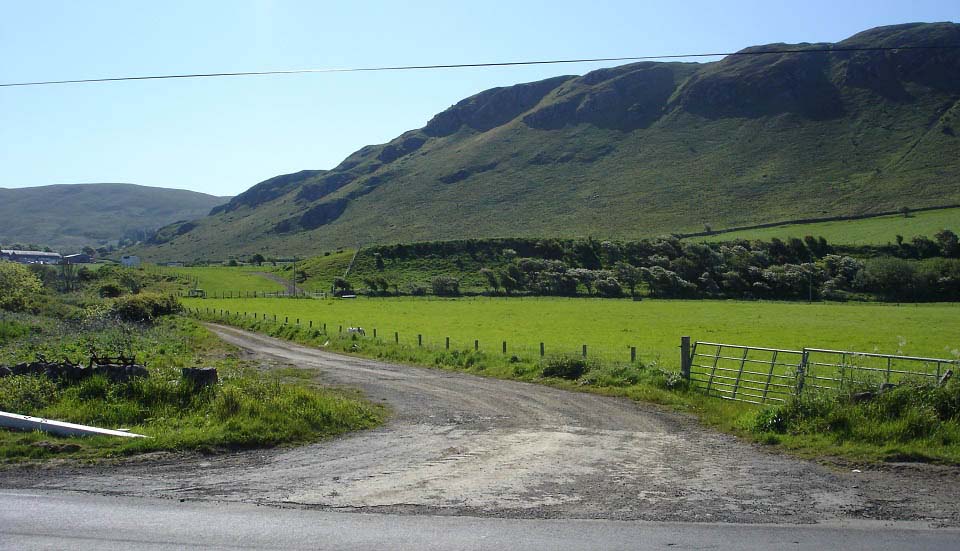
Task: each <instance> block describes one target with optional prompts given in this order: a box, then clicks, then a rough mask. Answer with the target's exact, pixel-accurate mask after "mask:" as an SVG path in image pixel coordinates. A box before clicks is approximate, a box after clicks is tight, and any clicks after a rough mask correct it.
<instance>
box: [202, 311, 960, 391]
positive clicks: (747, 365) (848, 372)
mask: <svg viewBox="0 0 960 551" xmlns="http://www.w3.org/2000/svg"><path fill="white" fill-rule="evenodd" d="M187 311H188V312H191V313H193V314H195V315H197V316H198V317H200V316H211V317H214V318H218V317H219V319H224V318H227V319H229V318H233V317H240V318H242V319H248V320H256V321H260V322H271V323H274V324H277V325H281V326H283V325H292V326H296V327H300V328H304V329H312V330H313V331H315V332H316V334H317V335H321V334H327V335H330V334H336V335H348V334H361V335H363V336H364V337H367V338H372V339H375V340H376V341H377V342H380V343H393V344H396V345H400V346H403V347H410V348H422V349H425V350H429V351H432V352H439V351H470V350H473V351H483V352H486V353H494V352H497V353H499V354H501V355H504V356H508V357H513V356H516V357H517V359H518V360H535V359H538V358H544V357H547V356H555V355H566V356H580V357H584V358H588V359H594V360H600V361H605V362H612V363H615V364H633V363H637V362H638V361H642V360H641V359H640V356H638V354H637V348H636V347H635V346H624V347H623V349H622V351H619V352H617V351H614V350H611V349H609V348H606V349H603V348H601V349H597V348H594V347H591V346H588V343H583V344H580V345H571V344H566V345H560V346H556V347H554V346H550V345H548V344H547V343H545V342H543V341H540V342H539V343H537V344H529V343H522V344H519V345H518V344H514V343H512V342H510V341H507V340H503V339H498V340H490V341H485V340H480V339H476V338H474V339H469V338H460V339H452V338H451V337H449V336H444V337H436V336H430V335H424V334H423V333H418V332H415V331H411V332H409V333H406V332H404V333H401V332H400V331H397V330H394V331H385V330H383V328H376V327H372V328H370V329H371V331H370V333H369V334H368V333H367V331H366V330H359V328H355V327H344V326H343V325H340V324H337V325H336V326H331V327H330V328H329V329H330V330H329V332H328V326H327V323H326V322H322V321H318V320H307V319H300V318H293V319H291V318H290V317H289V316H282V317H278V315H277V314H265V313H256V312H230V311H229V310H224V309H217V308H209V307H205V308H200V307H196V308H187ZM334 331H336V333H334ZM360 331H363V332H362V333H360ZM690 344H691V343H690V338H689V337H682V338H681V345H680V350H681V353H680V356H681V357H680V373H681V376H682V377H683V378H684V379H686V380H687V381H689V383H690V385H691V387H692V388H694V389H698V390H701V391H704V392H705V393H706V394H708V395H710V396H715V397H718V398H722V399H727V400H735V401H739V402H748V403H751V404H758V405H764V404H782V403H785V402H786V401H787V400H789V399H790V398H792V397H795V396H798V395H800V394H802V393H803V392H804V391H806V390H813V391H827V392H839V391H843V390H845V389H849V388H851V385H858V388H859V387H873V388H881V389H882V388H885V387H886V386H887V385H896V384H900V383H903V382H907V381H912V380H927V381H930V380H933V381H937V382H938V383H941V384H942V383H943V381H945V380H946V378H948V377H949V376H951V375H952V374H953V370H955V369H957V368H960V360H955V359H954V360H950V359H945V358H926V357H919V356H903V355H894V354H876V353H869V352H855V351H847V350H832V349H826V348H807V347H805V348H802V349H800V350H793V349H784V348H769V347H761V346H745V345H739V344H729V343H716V342H708V341H696V342H694V343H692V347H691V346H690ZM659 360H660V358H659V355H658V356H657V357H656V358H654V361H655V362H659Z"/></svg>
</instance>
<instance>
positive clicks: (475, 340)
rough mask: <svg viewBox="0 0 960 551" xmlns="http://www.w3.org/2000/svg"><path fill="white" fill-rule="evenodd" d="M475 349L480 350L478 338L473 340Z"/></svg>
mask: <svg viewBox="0 0 960 551" xmlns="http://www.w3.org/2000/svg"><path fill="white" fill-rule="evenodd" d="M473 349H474V350H480V341H479V340H477V339H474V340H473Z"/></svg>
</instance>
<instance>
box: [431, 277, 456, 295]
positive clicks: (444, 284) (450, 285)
mask: <svg viewBox="0 0 960 551" xmlns="http://www.w3.org/2000/svg"><path fill="white" fill-rule="evenodd" d="M430 287H431V288H432V289H433V294H435V295H437V296H438V297H456V296H460V281H458V280H457V279H454V278H452V277H450V276H437V277H435V278H433V279H432V280H431V281H430Z"/></svg>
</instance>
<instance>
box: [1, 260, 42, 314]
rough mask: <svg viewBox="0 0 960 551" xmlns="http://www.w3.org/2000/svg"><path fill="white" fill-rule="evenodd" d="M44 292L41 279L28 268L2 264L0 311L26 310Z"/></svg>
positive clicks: (14, 264) (10, 263) (7, 263)
mask: <svg viewBox="0 0 960 551" xmlns="http://www.w3.org/2000/svg"><path fill="white" fill-rule="evenodd" d="M42 291H43V284H42V283H41V282H40V278H38V277H37V276H36V275H35V274H34V273H33V272H31V271H30V270H29V269H28V268H27V267H26V266H24V265H22V264H17V263H14V262H0V310H10V311H12V312H20V311H23V310H26V309H27V308H28V307H29V306H30V304H31V303H32V302H34V301H35V300H36V299H38V298H39V296H40V293H41V292H42Z"/></svg>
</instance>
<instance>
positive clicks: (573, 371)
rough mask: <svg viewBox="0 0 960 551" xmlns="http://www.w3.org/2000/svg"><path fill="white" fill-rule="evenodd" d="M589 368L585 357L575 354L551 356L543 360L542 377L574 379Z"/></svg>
mask: <svg viewBox="0 0 960 551" xmlns="http://www.w3.org/2000/svg"><path fill="white" fill-rule="evenodd" d="M589 368H590V365H589V364H588V362H587V359H586V358H580V357H577V356H552V357H550V358H547V359H546V360H544V362H543V376H544V377H558V378H560V379H569V380H571V381H572V380H575V379H579V378H580V377H582V376H583V374H584V373H586V372H587V370H588V369H589Z"/></svg>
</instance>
